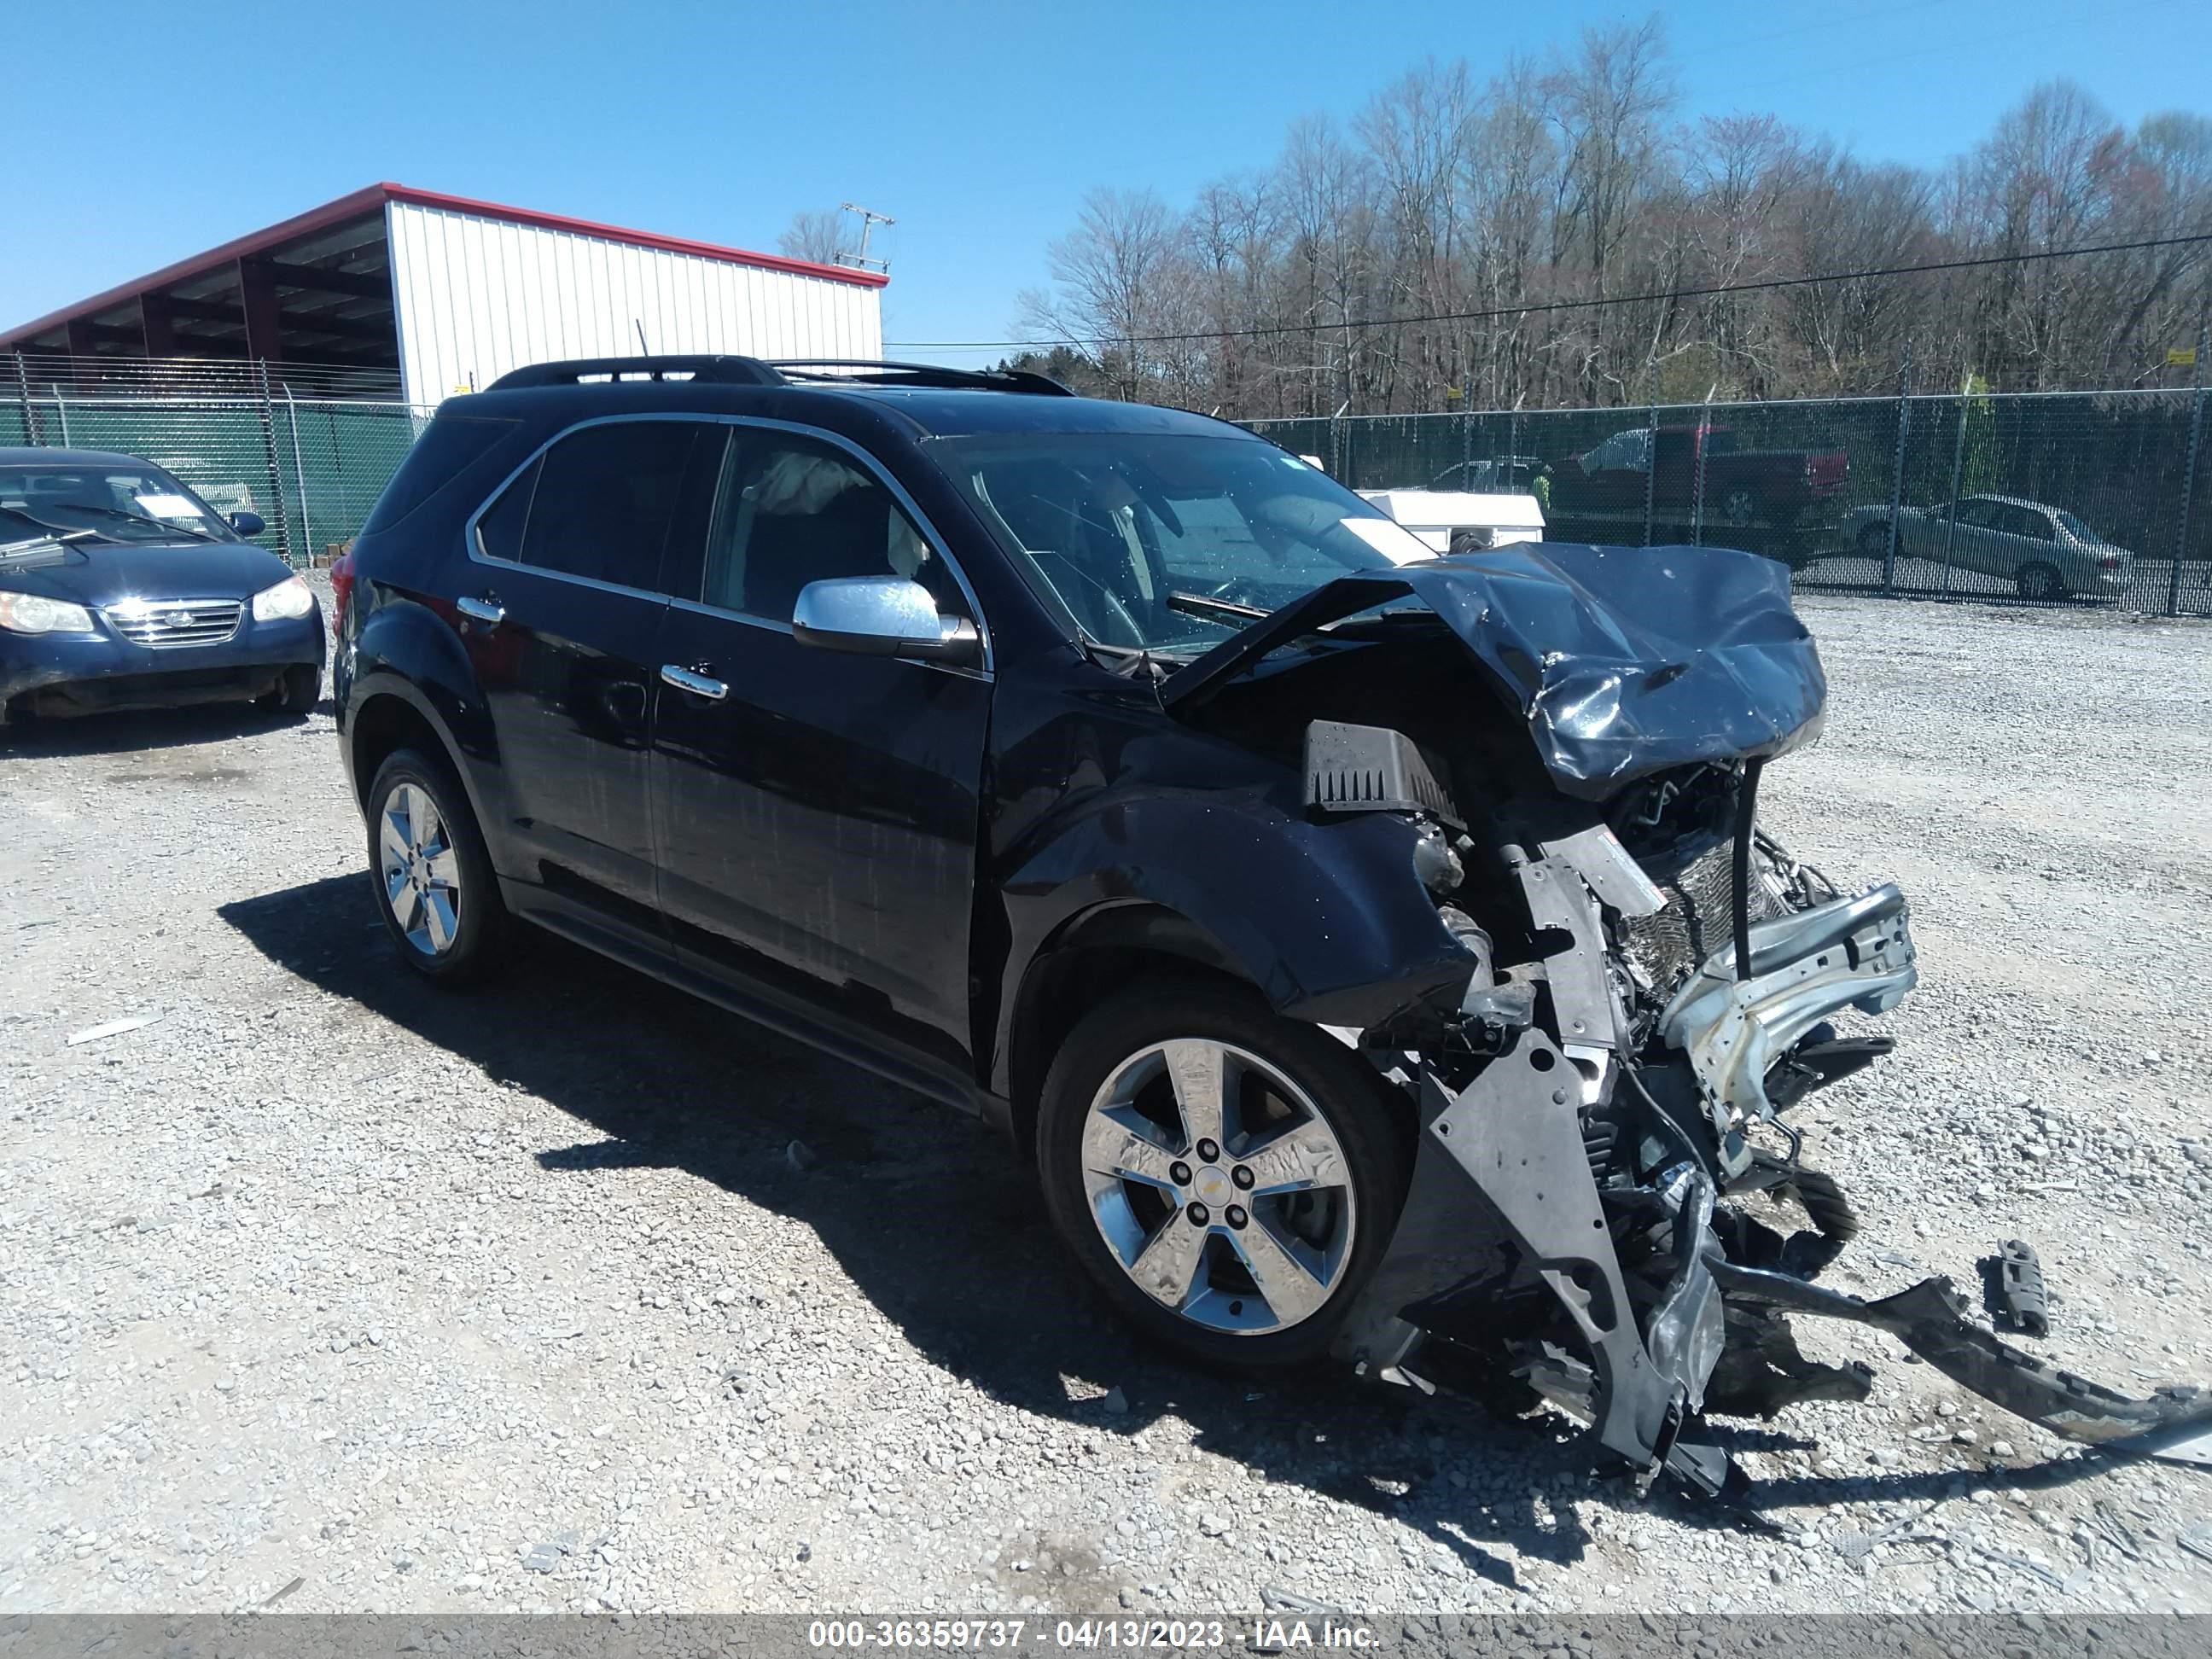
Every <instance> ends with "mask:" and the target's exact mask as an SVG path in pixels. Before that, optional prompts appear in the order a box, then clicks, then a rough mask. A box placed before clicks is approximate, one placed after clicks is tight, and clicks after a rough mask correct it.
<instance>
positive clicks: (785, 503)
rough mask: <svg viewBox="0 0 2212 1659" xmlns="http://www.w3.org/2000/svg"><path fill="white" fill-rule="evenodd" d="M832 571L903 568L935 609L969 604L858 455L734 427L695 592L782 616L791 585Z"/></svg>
mask: <svg viewBox="0 0 2212 1659" xmlns="http://www.w3.org/2000/svg"><path fill="white" fill-rule="evenodd" d="M836 576H904V577H907V578H908V579H909V580H914V581H917V582H920V583H921V585H922V586H923V587H925V588H927V590H928V591H929V595H930V597H931V598H932V599H934V600H936V601H937V607H938V609H939V611H945V612H946V613H948V614H952V615H961V616H964V615H966V614H967V609H968V606H967V602H966V601H965V599H963V598H962V597H961V594H960V589H959V584H958V583H957V581H955V580H953V577H952V574H951V571H950V570H948V569H947V568H945V561H944V560H943V559H941V558H939V556H937V554H936V551H935V550H933V548H932V547H931V546H930V544H929V541H928V538H926V537H925V536H923V534H922V533H921V530H920V529H919V528H918V527H917V526H915V522H914V520H912V519H910V518H909V517H908V516H907V514H906V513H905V511H904V510H903V509H902V507H900V506H899V504H898V501H897V500H896V497H894V496H893V495H892V494H891V492H890V489H889V488H888V487H887V486H886V485H885V484H884V482H883V481H882V480H881V479H880V478H878V477H877V476H876V475H875V474H874V473H873V472H872V471H869V470H868V469H867V468H866V466H864V465H862V464H861V463H860V460H859V459H858V458H857V457H855V456H854V455H853V454H852V453H849V452H848V451H846V450H843V449H841V448H839V447H836V445H834V444H829V443H824V442H823V441H820V440H818V439H814V438H804V437H800V436H798V435H795V434H791V433H783V432H756V431H746V430H744V429H742V428H741V429H740V430H739V432H738V439H737V443H736V447H735V448H734V450H733V451H732V454H731V457H730V460H729V465H728V466H727V467H726V470H725V471H724V472H723V474H722V486H721V492H720V500H719V501H717V503H716V505H715V510H714V532H713V534H712V536H711V538H709V540H708V547H707V563H706V572H705V577H704V580H703V582H702V591H701V593H700V599H702V601H703V602H704V603H705V604H708V605H713V606H714V607H715V608H716V609H718V610H722V611H735V612H737V613H738V615H740V616H746V617H758V618H759V619H760V620H762V621H763V622H773V623H786V624H788V623H790V621H791V617H792V611H793V608H794V607H795V606H796V605H798V603H799V590H800V589H801V588H803V587H805V586H806V584H807V583H809V582H813V581H823V580H829V578H832V577H836Z"/></svg>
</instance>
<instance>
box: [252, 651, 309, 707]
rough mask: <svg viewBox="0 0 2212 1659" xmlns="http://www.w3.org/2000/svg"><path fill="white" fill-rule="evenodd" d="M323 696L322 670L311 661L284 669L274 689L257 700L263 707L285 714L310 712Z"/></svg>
mask: <svg viewBox="0 0 2212 1659" xmlns="http://www.w3.org/2000/svg"><path fill="white" fill-rule="evenodd" d="M322 697H323V671H322V670H321V669H319V668H318V667H316V666H315V665H314V664H313V663H304V662H303V663H295V665H293V666H291V667H289V668H288V669H286V670H285V671H284V672H283V678H280V679H278V681H277V682H276V687H275V689H274V690H270V691H269V692H267V693H265V694H264V696H261V697H260V698H259V699H258V701H259V702H261V704H262V706H263V707H264V708H274V709H276V710H278V711H279V712H281V713H283V714H313V713H314V712H315V705H316V704H317V703H319V702H321V701H322Z"/></svg>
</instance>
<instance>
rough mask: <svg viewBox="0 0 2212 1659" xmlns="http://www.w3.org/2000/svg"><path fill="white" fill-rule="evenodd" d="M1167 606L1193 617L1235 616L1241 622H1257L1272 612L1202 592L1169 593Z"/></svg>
mask: <svg viewBox="0 0 2212 1659" xmlns="http://www.w3.org/2000/svg"><path fill="white" fill-rule="evenodd" d="M1168 607H1169V609H1170V610H1174V611H1188V612H1189V613H1190V614H1191V615H1192V616H1194V617H1237V619H1239V620H1240V621H1243V622H1257V621H1259V620H1260V618H1261V617H1266V616H1272V615H1273V612H1272V611H1265V610H1262V609H1261V607H1260V606H1258V605H1239V604H1237V601H1236V600H1234V599H1212V598H1209V597H1208V596H1206V594H1203V593H1170V594H1169V595H1168Z"/></svg>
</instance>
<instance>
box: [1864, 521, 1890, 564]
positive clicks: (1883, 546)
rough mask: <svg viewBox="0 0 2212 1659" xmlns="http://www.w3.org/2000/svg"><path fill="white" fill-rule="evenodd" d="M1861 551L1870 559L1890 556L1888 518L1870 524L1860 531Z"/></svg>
mask: <svg viewBox="0 0 2212 1659" xmlns="http://www.w3.org/2000/svg"><path fill="white" fill-rule="evenodd" d="M1859 551H1860V552H1862V553H1863V554H1865V555H1866V556H1867V557H1869V559H1886V558H1887V557H1888V556H1889V524H1888V521H1887V520H1883V521H1882V522H1881V523H1879V524H1870V525H1869V526H1866V527H1865V528H1864V529H1863V530H1862V531H1860V532H1859Z"/></svg>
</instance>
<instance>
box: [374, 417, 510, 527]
mask: <svg viewBox="0 0 2212 1659" xmlns="http://www.w3.org/2000/svg"><path fill="white" fill-rule="evenodd" d="M514 432H515V422H513V421H504V420H495V419H483V418H479V417H477V416H469V415H445V414H441V415H440V416H438V417H437V418H436V419H435V420H434V421H432V422H430V424H429V427H428V429H427V430H426V431H424V433H423V434H422V436H421V437H419V438H417V439H416V441H415V442H414V444H413V446H412V447H410V449H409V450H408V452H407V458H406V459H404V460H403V461H401V462H400V463H399V471H397V472H395V473H393V474H392V482H391V483H388V484H386V485H385V486H384V493H383V494H382V495H379V496H378V497H377V498H376V506H375V507H374V509H373V510H372V511H371V512H370V513H369V515H368V523H367V524H365V525H363V526H362V527H361V533H362V535H364V536H374V535H377V534H380V532H384V531H386V530H389V529H390V528H391V527H392V526H393V525H395V524H398V522H399V521H400V520H402V519H404V518H405V517H406V516H407V515H408V514H409V513H412V512H413V511H414V510H415V509H416V507H420V506H422V503H423V502H424V501H428V499H429V498H430V497H431V496H432V495H435V494H436V493H437V492H438V491H439V490H441V489H444V488H445V487H446V485H447V484H448V483H452V482H453V480H454V479H455V478H457V477H459V476H460V474H461V473H462V472H464V471H466V470H467V469H468V468H469V467H470V466H471V465H472V464H473V463H475V462H477V460H480V459H483V457H484V456H485V455H487V454H489V453H490V452H491V449H492V447H494V446H495V445H496V444H497V443H498V442H499V441H501V439H503V438H508V437H512V436H513V435H514ZM517 459H520V458H519V457H518V458H517ZM512 464H513V463H512V462H510V463H509V465H512ZM502 470H504V469H502Z"/></svg>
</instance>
